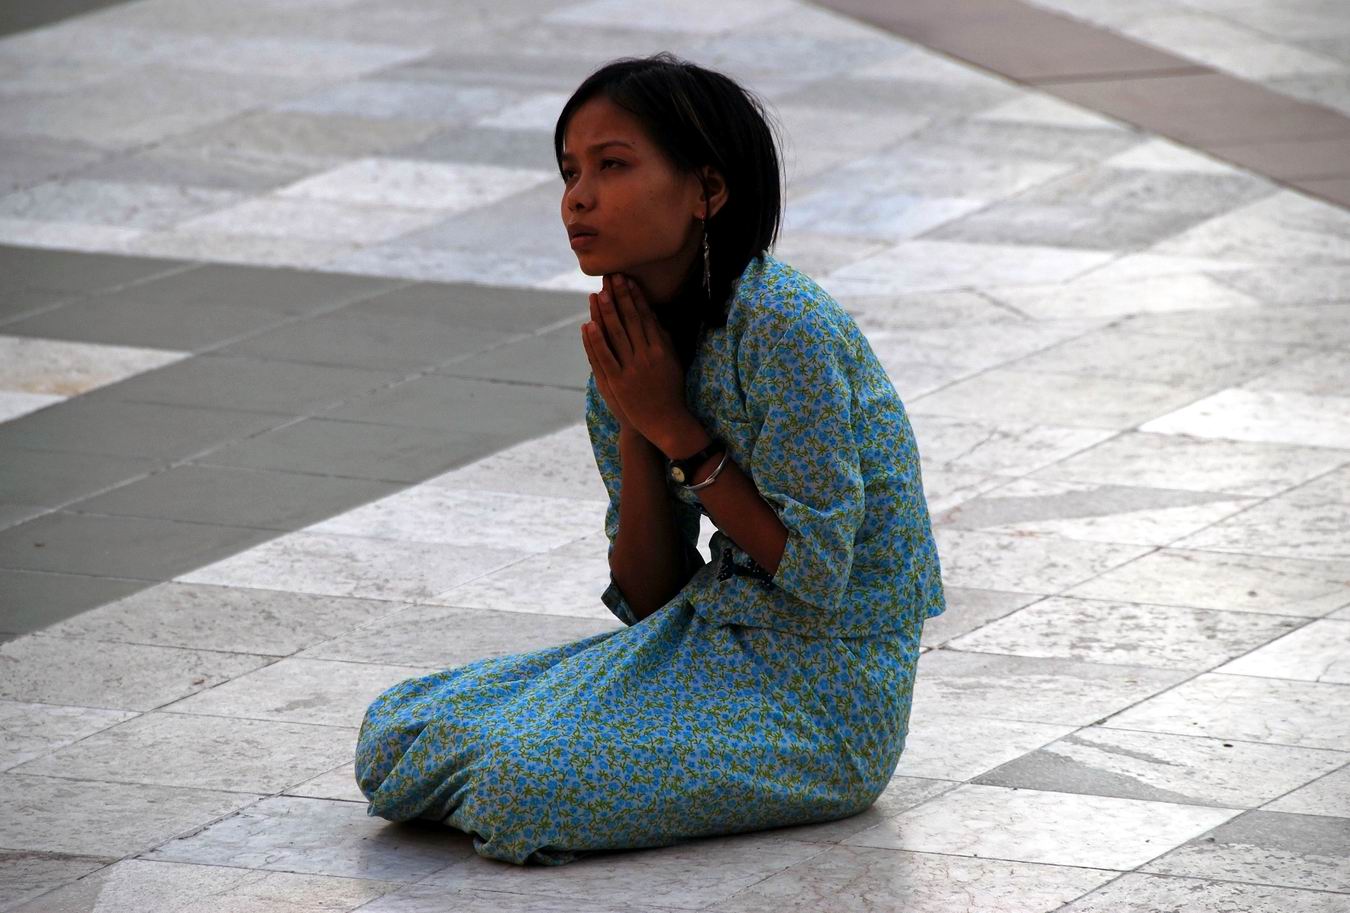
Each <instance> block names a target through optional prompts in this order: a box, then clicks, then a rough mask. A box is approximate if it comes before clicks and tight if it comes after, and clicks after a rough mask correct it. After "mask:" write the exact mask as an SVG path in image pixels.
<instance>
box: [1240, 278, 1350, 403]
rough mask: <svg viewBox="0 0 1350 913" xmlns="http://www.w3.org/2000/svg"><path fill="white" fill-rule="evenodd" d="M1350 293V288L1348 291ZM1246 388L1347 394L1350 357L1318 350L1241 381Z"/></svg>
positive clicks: (1328, 394) (1335, 394) (1326, 394)
mask: <svg viewBox="0 0 1350 913" xmlns="http://www.w3.org/2000/svg"><path fill="white" fill-rule="evenodd" d="M1346 294H1347V295H1348V296H1350V292H1347V293H1346ZM1241 386H1242V388H1243V389H1245V390H1277V391H1283V392H1288V393H1306V394H1309V395H1311V396H1344V395H1345V394H1346V392H1347V391H1350V359H1348V358H1346V357H1345V353H1344V352H1336V351H1318V352H1313V353H1311V354H1307V355H1304V356H1302V357H1299V358H1294V359H1290V360H1288V361H1286V362H1284V363H1283V364H1281V365H1279V366H1278V367H1275V368H1273V369H1271V370H1270V371H1267V372H1265V373H1264V374H1259V375H1257V376H1256V377H1253V378H1251V379H1250V380H1247V381H1244V382H1243V383H1242V385H1241Z"/></svg>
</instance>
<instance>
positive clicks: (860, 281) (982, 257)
mask: <svg viewBox="0 0 1350 913" xmlns="http://www.w3.org/2000/svg"><path fill="white" fill-rule="evenodd" d="M909 166H910V163H908V162H902V163H891V164H889V165H888V167H889V168H891V169H893V170H895V171H899V172H902V173H903V172H906V171H911V170H913V169H911V168H910V167H909ZM896 189H897V190H899V189H900V188H896ZM877 192H879V193H881V192H886V191H885V189H884V188H877ZM929 192H936V191H929ZM1111 256H1112V255H1111V254H1109V253H1106V252H1103V251H1084V250H1074V249H1070V248H1063V247H1046V246H1035V245H1017V244H976V243H971V242H967V241H939V240H924V239H916V240H909V241H902V242H900V243H899V244H896V245H894V246H892V247H888V248H886V249H884V250H882V251H880V252H878V253H875V254H872V255H870V256H867V257H864V258H862V259H861V260H856V261H854V262H852V263H849V264H846V265H844V266H842V267H840V268H839V269H836V270H832V271H830V272H829V273H827V274H825V275H822V276H820V277H819V279H818V280H817V281H819V282H820V284H821V285H822V286H823V287H824V288H825V289H826V290H827V291H829V293H830V294H831V295H894V294H904V293H907V292H922V291H937V290H942V289H956V288H965V287H969V286H972V285H975V286H984V285H1015V284H1018V283H1022V282H1046V281H1066V280H1068V279H1072V278H1073V277H1075V276H1077V275H1079V274H1081V273H1083V272H1085V271H1087V270H1089V269H1092V268H1093V267H1095V266H1100V265H1102V264H1103V263H1105V262H1106V261H1107V260H1109V259H1110V258H1111Z"/></svg>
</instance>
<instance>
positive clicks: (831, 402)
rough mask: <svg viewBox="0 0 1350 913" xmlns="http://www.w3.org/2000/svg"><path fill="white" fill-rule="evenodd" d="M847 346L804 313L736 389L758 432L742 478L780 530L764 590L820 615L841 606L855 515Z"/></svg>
mask: <svg viewBox="0 0 1350 913" xmlns="http://www.w3.org/2000/svg"><path fill="white" fill-rule="evenodd" d="M853 346H854V343H853V342H852V341H851V338H850V337H849V336H848V335H847V334H846V333H844V332H842V331H841V330H840V329H839V328H838V327H837V326H836V325H834V324H832V323H831V322H830V321H829V320H828V319H827V318H825V317H824V316H822V315H820V314H819V313H818V312H808V313H806V314H803V315H801V316H800V317H796V318H794V320H793V323H792V324H791V325H790V326H789V327H788V328H787V330H786V331H784V332H783V333H782V335H781V336H780V337H779V338H778V339H777V341H776V342H775V343H773V344H772V345H771V346H770V347H769V349H768V351H767V352H766V353H765V354H764V355H763V356H762V358H761V359H760V363H759V366H758V367H757V368H756V369H755V372H754V376H753V378H752V379H751V380H750V382H749V384H748V386H746V387H745V388H744V392H745V397H746V408H747V412H748V414H749V416H750V417H751V419H752V421H754V422H756V423H758V426H759V427H758V431H757V433H756V437H755V442H754V445H753V447H752V449H751V453H750V467H749V470H750V475H751V477H752V478H753V480H754V483H755V486H756V488H757V489H758V490H759V493H760V495H761V496H762V497H763V498H764V499H765V500H766V501H768V502H769V503H770V504H771V505H773V507H774V508H775V510H776V512H777V513H778V518H779V520H780V521H782V523H783V525H784V526H785V527H787V532H788V537H787V543H786V545H785V547H784V550H783V556H782V559H781V560H780V561H779V564H778V567H777V568H775V570H774V573H773V577H772V583H773V584H774V585H776V586H777V587H779V588H780V589H782V590H784V591H786V592H787V593H789V594H791V595H792V596H795V597H797V598H798V599H801V600H802V601H804V602H807V603H810V604H812V605H815V606H818V607H820V608H821V609H824V610H834V609H837V608H839V607H840V605H841V602H842V599H843V595H844V592H845V590H846V589H847V587H848V580H849V573H850V570H851V568H852V565H853V547H854V540H855V538H856V537H857V535H858V532H859V530H860V529H861V527H862V521H863V514H864V480H863V474H862V466H861V455H860V448H859V446H858V441H857V431H858V429H856V428H855V423H856V421H857V415H856V413H857V409H856V407H855V397H854V390H853V389H852V382H851V380H850V376H851V375H850V371H849V368H850V365H851V364H852V361H853V360H854V359H855V358H856V354H857V353H856V352H855V351H854V348H853Z"/></svg>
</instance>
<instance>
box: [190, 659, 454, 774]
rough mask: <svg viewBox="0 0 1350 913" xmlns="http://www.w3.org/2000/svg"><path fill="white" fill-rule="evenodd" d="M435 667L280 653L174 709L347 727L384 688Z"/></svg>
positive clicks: (355, 724) (352, 724) (206, 713)
mask: <svg viewBox="0 0 1350 913" xmlns="http://www.w3.org/2000/svg"><path fill="white" fill-rule="evenodd" d="M434 671H435V670H434V669H430V668H423V667H417V666H386V665H375V664H373V663H343V662H329V661H327V660H318V659H296V658H290V659H283V660H281V661H280V662H278V663H274V664H273V665H271V666H268V667H267V668H264V669H259V670H257V672H256V673H255V674H253V675H241V676H239V677H238V678H235V679H233V680H231V681H229V682H226V683H225V684H223V685H219V686H217V687H215V688H212V689H211V690H210V691H207V692H203V693H201V694H196V695H193V696H192V698H190V699H188V700H183V701H179V702H177V703H175V704H174V705H173V707H172V710H173V712H174V713H195V714H205V715H208V716H224V717H240V718H249V719H255V720H274V721H277V722H287V723H310V724H314V725H319V726H339V727H349V728H350V727H356V726H359V725H360V724H361V718H362V716H363V715H364V714H365V711H366V708H367V707H368V706H370V702H371V701H373V700H375V698H376V697H377V696H379V694H380V693H381V692H382V691H384V690H385V689H386V688H390V687H393V686H394V685H396V684H397V683H399V682H401V681H403V680H404V679H407V678H411V677H413V676H418V675H426V674H429V673H431V672H434ZM325 766H327V765H325Z"/></svg>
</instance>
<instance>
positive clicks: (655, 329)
mask: <svg viewBox="0 0 1350 913" xmlns="http://www.w3.org/2000/svg"><path fill="white" fill-rule="evenodd" d="M628 291H629V294H630V295H631V296H632V298H633V304H634V305H635V306H636V309H637V313H638V316H639V317H640V318H641V319H642V328H643V331H644V333H645V334H646V338H647V343H648V344H649V345H650V344H651V343H653V342H655V341H656V340H657V339H659V338H660V334H661V332H662V330H664V327H662V326H661V321H660V320H658V319H657V317H656V312H655V311H653V310H652V309H651V306H650V305H649V304H647V299H646V297H645V296H644V295H643V294H642V289H640V288H639V287H638V284H637V283H636V282H628Z"/></svg>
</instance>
